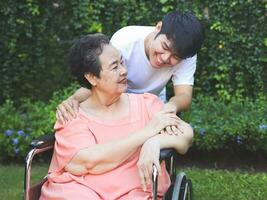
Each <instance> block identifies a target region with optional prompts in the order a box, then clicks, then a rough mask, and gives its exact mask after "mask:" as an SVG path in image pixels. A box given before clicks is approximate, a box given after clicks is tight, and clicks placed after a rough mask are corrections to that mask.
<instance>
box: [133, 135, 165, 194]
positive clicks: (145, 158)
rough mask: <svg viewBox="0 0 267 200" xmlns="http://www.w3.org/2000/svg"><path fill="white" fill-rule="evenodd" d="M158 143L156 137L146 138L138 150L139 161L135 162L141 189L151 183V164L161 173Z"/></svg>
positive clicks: (144, 188)
mask: <svg viewBox="0 0 267 200" xmlns="http://www.w3.org/2000/svg"><path fill="white" fill-rule="evenodd" d="M159 156H160V143H159V141H158V140H157V139H156V138H151V139H149V140H147V141H146V142H145V143H144V144H143V146H142V148H141V152H140V156H139V161H138V162H137V166H138V171H139V176H140V180H141V184H142V186H143V190H144V191H146V189H147V186H148V185H150V184H151V175H152V166H153V164H154V165H155V167H156V168H157V170H158V173H159V176H160V175H161V166H160V162H159Z"/></svg>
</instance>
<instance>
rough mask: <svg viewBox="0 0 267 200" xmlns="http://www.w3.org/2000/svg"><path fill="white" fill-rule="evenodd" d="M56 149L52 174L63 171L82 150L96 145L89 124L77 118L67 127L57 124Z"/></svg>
mask: <svg viewBox="0 0 267 200" xmlns="http://www.w3.org/2000/svg"><path fill="white" fill-rule="evenodd" d="M54 128H55V131H56V133H55V138H56V142H55V147H54V155H53V158H52V161H51V165H50V170H49V171H50V172H55V171H59V170H61V169H63V168H64V167H65V166H66V165H67V164H68V163H69V162H70V161H71V159H72V158H73V157H74V156H75V155H76V154H77V153H78V152H79V151H80V150H81V149H84V148H86V147H89V146H90V145H93V144H95V143H96V141H95V137H94V135H93V134H92V133H91V131H90V130H89V127H88V122H87V121H86V120H84V119H82V118H81V116H77V117H76V118H75V119H74V120H72V121H71V122H69V123H68V124H66V125H61V124H60V123H58V122H57V123H56V124H55V127H54Z"/></svg>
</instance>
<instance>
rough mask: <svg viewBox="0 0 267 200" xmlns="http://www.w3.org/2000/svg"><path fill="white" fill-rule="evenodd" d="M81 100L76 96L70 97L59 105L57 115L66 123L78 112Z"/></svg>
mask: <svg viewBox="0 0 267 200" xmlns="http://www.w3.org/2000/svg"><path fill="white" fill-rule="evenodd" d="M78 108H79V102H78V101H77V100H76V99H75V98H74V97H72V96H71V97H69V98H68V99H66V100H64V101H63V102H62V103H61V104H59V105H58V106H57V111H56V117H57V119H58V120H59V121H60V122H61V123H63V124H65V123H67V122H68V121H70V120H72V119H73V118H75V117H76V113H78Z"/></svg>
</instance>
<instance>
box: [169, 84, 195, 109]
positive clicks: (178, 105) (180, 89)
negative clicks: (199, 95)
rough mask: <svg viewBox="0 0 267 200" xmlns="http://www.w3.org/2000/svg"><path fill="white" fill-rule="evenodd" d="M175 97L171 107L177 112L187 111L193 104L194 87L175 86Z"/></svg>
mask: <svg viewBox="0 0 267 200" xmlns="http://www.w3.org/2000/svg"><path fill="white" fill-rule="evenodd" d="M173 90H174V96H173V97H171V98H170V100H169V102H168V103H167V105H168V104H169V106H173V109H175V112H176V113H177V112H181V111H184V110H187V109H188V108H189V107H190V105H191V102H192V95H193V87H192V86H191V85H175V86H173Z"/></svg>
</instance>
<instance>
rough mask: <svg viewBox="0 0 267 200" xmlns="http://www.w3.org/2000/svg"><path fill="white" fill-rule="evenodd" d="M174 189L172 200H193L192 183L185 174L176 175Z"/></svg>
mask: <svg viewBox="0 0 267 200" xmlns="http://www.w3.org/2000/svg"><path fill="white" fill-rule="evenodd" d="M173 188H174V189H173V193H172V200H193V187H192V182H191V180H190V179H188V178H187V176H186V174H185V173H184V172H180V173H179V174H177V175H176V180H175V183H174V187H173ZM175 188H179V189H175Z"/></svg>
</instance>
